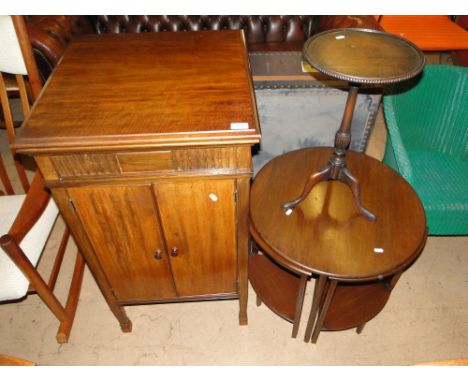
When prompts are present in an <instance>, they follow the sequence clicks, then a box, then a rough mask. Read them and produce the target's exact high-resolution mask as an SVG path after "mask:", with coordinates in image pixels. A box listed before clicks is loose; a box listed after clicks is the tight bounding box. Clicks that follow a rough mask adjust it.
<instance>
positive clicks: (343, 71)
mask: <svg viewBox="0 0 468 382" xmlns="http://www.w3.org/2000/svg"><path fill="white" fill-rule="evenodd" d="M303 55H304V58H305V59H306V60H307V61H308V62H309V64H311V65H312V66H313V67H315V68H316V69H317V70H319V71H321V72H323V73H325V74H328V75H329V76H332V77H335V78H338V79H340V80H345V81H350V82H355V83H368V84H385V83H393V82H400V81H404V80H406V79H409V78H411V77H414V76H415V75H417V74H418V73H419V72H420V71H421V70H422V69H423V67H424V63H425V59H424V55H423V53H422V52H421V51H420V50H419V48H417V47H416V46H415V45H414V44H412V43H411V42H409V41H408V40H406V39H403V38H401V37H399V36H396V35H393V34H389V33H385V32H380V31H374V30H369V29H353V28H349V29H333V30H329V31H325V32H322V33H319V34H317V35H315V36H313V37H311V38H310V39H308V40H307V41H306V43H305V44H304V49H303Z"/></svg>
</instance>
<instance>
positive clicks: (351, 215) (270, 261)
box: [249, 147, 427, 343]
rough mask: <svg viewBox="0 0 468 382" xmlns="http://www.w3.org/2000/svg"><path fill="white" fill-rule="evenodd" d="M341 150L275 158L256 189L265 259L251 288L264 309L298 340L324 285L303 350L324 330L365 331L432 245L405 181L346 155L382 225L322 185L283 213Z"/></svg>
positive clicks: (253, 260)
mask: <svg viewBox="0 0 468 382" xmlns="http://www.w3.org/2000/svg"><path fill="white" fill-rule="evenodd" d="M332 153H333V148H326V147H321V148H306V149H300V150H296V151H292V152H289V153H286V154H284V155H281V156H279V157H276V158H275V159H273V160H272V161H271V162H269V163H268V164H267V165H265V167H263V168H262V169H261V171H260V172H259V173H258V174H257V176H256V178H255V180H254V182H253V185H252V189H251V199H250V233H251V235H252V237H253V239H254V240H255V242H256V243H257V244H258V246H259V247H261V249H262V250H263V252H265V253H266V255H261V254H254V253H253V254H251V255H250V260H249V279H250V282H251V284H252V286H253V288H254V290H255V292H256V293H257V301H258V303H259V302H260V301H263V302H264V303H265V304H266V305H267V306H269V307H270V308H271V309H272V310H273V311H274V312H276V313H277V314H279V315H280V316H281V317H283V318H285V319H287V320H289V321H291V322H294V326H293V337H296V335H297V331H298V328H299V320H300V315H301V310H302V304H303V299H304V291H305V286H306V283H307V280H308V278H310V277H311V276H313V277H314V278H316V283H315V289H314V296H313V302H312V309H311V313H310V316H309V320H308V324H307V329H306V333H305V338H304V340H305V341H306V342H309V341H310V339H311V336H312V342H313V343H315V342H316V341H317V338H318V335H319V332H320V331H321V330H343V329H349V328H354V327H356V328H358V333H359V332H360V331H361V330H362V328H363V326H364V324H365V323H366V322H367V321H369V320H370V319H372V318H373V317H374V316H375V315H377V314H378V313H379V312H380V311H381V310H382V309H383V307H384V306H385V304H386V302H387V300H388V298H389V296H390V293H391V290H392V288H393V287H394V286H395V284H396V282H397V280H398V278H399V277H400V275H401V273H402V272H403V271H404V270H405V269H407V268H408V267H409V266H410V265H411V264H412V263H413V262H414V260H415V259H416V258H417V257H418V255H419V254H420V253H421V251H422V248H423V247H424V243H425V240H426V237H427V231H426V219H425V214H424V209H423V206H422V204H421V202H420V200H419V198H418V196H417V194H416V192H415V191H414V190H413V189H412V187H411V186H410V185H409V183H407V182H406V181H405V180H404V179H403V178H402V177H401V176H400V175H399V174H398V173H397V172H395V171H394V170H393V169H391V168H390V167H388V166H387V165H385V164H382V163H381V162H379V161H378V160H376V159H374V158H371V157H369V156H367V155H365V154H362V153H356V152H353V151H350V152H348V153H347V155H348V157H347V159H348V161H347V165H348V167H349V169H350V170H351V171H352V172H353V174H355V175H356V177H357V178H358V179H359V181H360V183H361V190H362V191H361V198H362V201H363V203H364V204H365V205H366V206H368V207H369V208H370V209H371V210H372V211H373V212H374V213H375V214H376V216H377V219H376V221H374V222H373V221H370V220H369V219H367V218H366V217H365V216H364V215H362V214H361V213H360V211H359V209H358V207H357V205H356V203H355V202H354V199H353V193H352V190H351V189H350V188H349V187H348V186H347V185H346V184H344V183H342V182H333V181H328V182H320V183H318V184H316V185H315V186H314V187H313V188H312V190H311V191H310V193H309V195H308V196H307V197H306V198H305V199H304V201H302V203H300V204H299V205H298V206H296V207H295V208H294V209H293V210H289V211H285V210H284V209H283V208H282V205H283V204H284V202H285V201H287V200H290V199H291V198H293V197H294V196H295V195H297V194H298V193H300V192H301V189H302V185H303V184H304V183H305V182H306V180H307V178H308V177H309V176H310V174H311V173H314V172H317V171H319V170H320V167H321V166H323V164H324V163H326V162H327V159H328V158H329V157H330V155H331V154H332Z"/></svg>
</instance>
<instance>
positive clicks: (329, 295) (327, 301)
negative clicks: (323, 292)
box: [312, 280, 338, 344]
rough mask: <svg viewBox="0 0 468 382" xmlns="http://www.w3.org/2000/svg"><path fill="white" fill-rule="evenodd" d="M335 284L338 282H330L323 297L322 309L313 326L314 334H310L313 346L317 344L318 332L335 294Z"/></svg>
mask: <svg viewBox="0 0 468 382" xmlns="http://www.w3.org/2000/svg"><path fill="white" fill-rule="evenodd" d="M337 283H338V281H336V280H331V281H330V286H329V288H328V291H327V296H326V297H325V302H324V303H323V307H322V309H321V310H320V313H319V316H318V319H317V324H316V325H315V329H314V333H313V334H312V343H313V344H315V343H317V339H318V336H319V334H320V330H321V329H322V325H323V322H324V321H325V317H326V316H327V312H328V308H329V307H330V303H331V300H332V297H333V294H334V293H335V289H336V284H337Z"/></svg>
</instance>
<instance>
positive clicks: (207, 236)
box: [15, 31, 260, 332]
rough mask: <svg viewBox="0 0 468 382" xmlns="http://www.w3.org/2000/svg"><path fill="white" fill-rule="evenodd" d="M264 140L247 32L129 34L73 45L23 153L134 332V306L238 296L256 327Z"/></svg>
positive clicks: (35, 115) (32, 121)
mask: <svg viewBox="0 0 468 382" xmlns="http://www.w3.org/2000/svg"><path fill="white" fill-rule="evenodd" d="M54 108H56V109H54ZM52 110H53V112H52ZM231 123H241V125H240V126H241V127H245V129H240V130H238V129H231ZM243 123H245V125H244V124H243ZM235 126H238V125H234V127H235ZM259 138H260V130H259V126H258V115H257V112H256V107H255V97H254V93H253V86H252V80H251V76H250V71H249V64H248V57H247V53H246V47H245V40H244V36H243V33H242V32H241V31H234V32H233V31H217V32H190V33H177V34H176V33H167V34H147V35H145V34H128V35H126V36H123V35H121V36H117V35H115V36H110V35H102V36H87V37H86V36H83V37H82V38H80V39H77V40H76V41H74V42H73V43H72V44H71V45H70V47H69V48H68V49H67V51H66V52H65V55H64V57H63V59H62V61H61V62H60V63H59V65H58V67H57V69H56V71H55V72H54V74H53V75H52V77H51V79H50V80H49V81H48V84H47V86H46V87H45V89H44V91H43V92H42V93H41V96H40V98H39V100H38V102H37V104H36V105H35V107H34V109H33V110H32V115H31V117H30V118H29V119H28V120H27V121H26V122H25V126H24V130H23V132H22V134H21V136H20V137H18V138H17V139H16V140H15V147H17V149H18V151H20V152H22V153H26V154H32V155H34V157H35V159H36V162H37V163H38V165H39V167H40V169H41V171H42V173H43V174H44V177H45V184H46V185H47V187H49V188H50V189H51V191H52V194H53V196H54V198H55V199H56V202H57V204H58V206H59V208H60V210H61V211H62V214H63V216H64V218H65V220H66V221H67V223H68V225H69V226H70V230H71V232H72V233H73V235H74V237H75V239H76V241H77V244H78V246H79V247H80V249H81V250H82V252H83V254H84V255H85V257H86V261H87V264H88V265H89V268H90V270H91V272H92V274H93V276H94V278H95V279H96V281H97V283H98V285H99V288H100V290H101V292H102V293H103V295H104V297H105V299H106V301H107V303H108V305H109V307H110V309H111V310H112V312H113V314H114V315H115V317H116V318H117V320H118V321H119V323H120V325H121V328H122V330H123V331H126V332H128V331H131V328H132V324H131V321H130V320H129V318H128V317H127V315H126V312H125V310H124V308H123V306H124V305H133V304H142V303H152V302H169V301H194V300H210V299H227V298H239V323H240V324H246V323H247V294H248V277H247V272H248V267H247V265H248V264H247V259H248V215H249V213H248V207H249V206H248V201H249V180H250V177H251V175H252V158H251V146H252V144H254V143H257V142H258V141H259ZM158 249H159V250H160V251H158Z"/></svg>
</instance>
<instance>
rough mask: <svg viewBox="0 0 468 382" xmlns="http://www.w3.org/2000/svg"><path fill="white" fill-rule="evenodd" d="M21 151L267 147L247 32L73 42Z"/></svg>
mask: <svg viewBox="0 0 468 382" xmlns="http://www.w3.org/2000/svg"><path fill="white" fill-rule="evenodd" d="M24 127H25V128H24V129H22V130H23V131H22V132H21V133H20V134H19V136H18V138H17V140H16V142H15V146H16V147H17V149H18V150H19V151H20V152H34V151H36V152H38V151H41V152H45V151H50V152H53V151H54V150H56V149H59V148H60V149H64V148H68V149H69V150H79V149H80V148H96V147H113V146H120V147H122V148H124V147H127V146H133V147H135V146H137V147H139V146H141V147H157V146H161V145H179V144H181V143H180V142H184V144H187V143H189V144H195V145H200V144H230V143H235V142H243V143H255V142H257V141H258V140H259V136H260V134H259V128H258V122H257V115H256V106H255V100H254V97H253V87H252V83H251V76H250V71H249V64H248V56H247V53H246V44H245V40H244V36H243V34H242V32H241V31H202V32H167V33H127V34H126V33H124V34H109V35H86V36H81V37H80V38H78V39H76V40H75V41H73V42H72V43H71V44H70V46H69V47H68V49H67V50H66V52H65V54H64V56H63V58H62V60H61V61H60V63H59V64H58V66H57V68H56V70H55V71H54V73H53V75H52V77H51V78H50V79H49V81H48V82H47V84H46V86H45V87H44V89H43V91H42V93H41V95H40V97H39V99H38V101H37V102H36V104H35V106H34V108H33V111H32V113H31V116H30V118H29V119H28V120H27V121H26V122H25V124H24Z"/></svg>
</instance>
